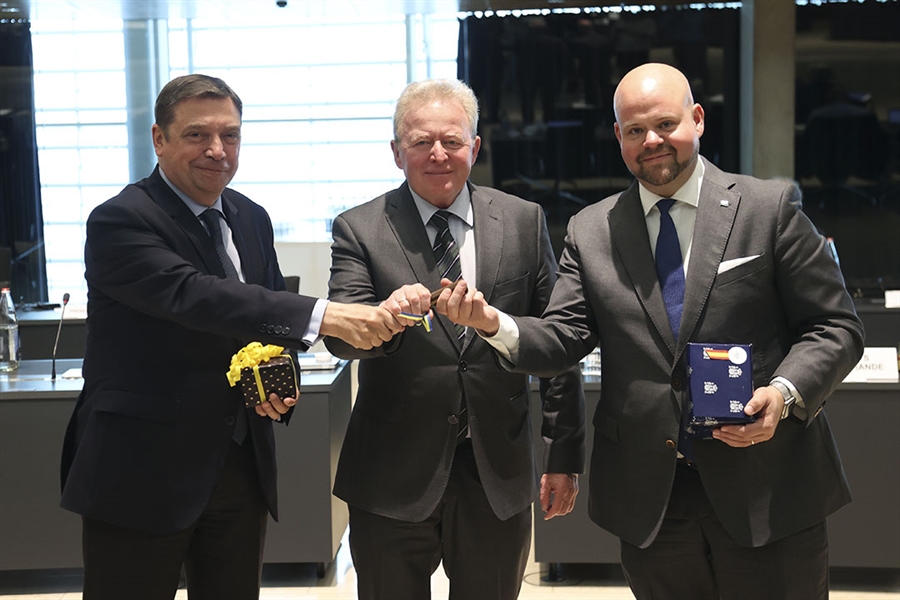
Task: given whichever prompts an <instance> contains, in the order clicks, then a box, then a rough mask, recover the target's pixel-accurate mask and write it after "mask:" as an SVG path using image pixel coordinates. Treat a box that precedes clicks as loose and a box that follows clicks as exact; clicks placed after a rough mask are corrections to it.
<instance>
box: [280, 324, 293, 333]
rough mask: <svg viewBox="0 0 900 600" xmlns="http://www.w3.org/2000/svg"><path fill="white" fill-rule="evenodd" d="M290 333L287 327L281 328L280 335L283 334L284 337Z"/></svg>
mask: <svg viewBox="0 0 900 600" xmlns="http://www.w3.org/2000/svg"><path fill="white" fill-rule="evenodd" d="M290 332H291V328H290V327H288V326H287V325H285V326H284V327H282V328H281V333H283V334H284V335H287V334H289V333H290Z"/></svg>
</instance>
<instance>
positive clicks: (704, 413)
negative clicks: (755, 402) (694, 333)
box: [686, 343, 756, 438]
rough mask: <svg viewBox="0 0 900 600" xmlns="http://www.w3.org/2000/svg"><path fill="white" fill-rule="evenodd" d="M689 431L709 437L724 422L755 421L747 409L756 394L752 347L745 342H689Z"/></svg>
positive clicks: (698, 435) (687, 361) (731, 423)
mask: <svg viewBox="0 0 900 600" xmlns="http://www.w3.org/2000/svg"><path fill="white" fill-rule="evenodd" d="M687 346H688V347H687V354H686V364H687V374H688V402H689V406H690V410H691V416H690V420H689V426H688V434H689V435H691V436H692V437H701V438H707V437H710V436H711V430H712V428H714V427H718V426H720V425H733V424H739V423H752V422H754V421H755V420H756V417H753V416H748V415H746V414H745V413H744V407H745V406H746V405H747V402H749V401H750V398H751V397H752V396H753V354H752V347H751V346H750V345H745V344H696V343H689V344H688V345H687Z"/></svg>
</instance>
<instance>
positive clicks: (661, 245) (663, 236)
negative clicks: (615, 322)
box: [656, 198, 684, 342]
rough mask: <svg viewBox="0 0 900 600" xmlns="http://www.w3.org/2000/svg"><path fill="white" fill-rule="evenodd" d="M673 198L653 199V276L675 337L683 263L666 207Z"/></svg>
mask: <svg viewBox="0 0 900 600" xmlns="http://www.w3.org/2000/svg"><path fill="white" fill-rule="evenodd" d="M673 204H675V200H672V199H671V198H664V199H662V200H660V201H659V202H657V203H656V207H657V208H658V209H659V237H657V238H656V276H657V277H658V278H659V284H660V285H661V286H662V295H663V302H665V304H666V313H668V315H669V327H671V328H672V334H673V335H674V336H675V341H676V342H677V341H678V329H679V327H680V326H681V309H682V307H683V306H684V263H683V262H682V260H681V245H680V244H679V243H678V232H677V231H676V230H675V222H674V221H672V216H671V215H670V214H669V209H670V208H672V205H673Z"/></svg>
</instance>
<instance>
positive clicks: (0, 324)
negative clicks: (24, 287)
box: [0, 288, 19, 371]
mask: <svg viewBox="0 0 900 600" xmlns="http://www.w3.org/2000/svg"><path fill="white" fill-rule="evenodd" d="M18 368H19V320H18V319H16V306H15V304H13V300H12V294H10V293H9V288H3V290H2V291H0V371H15V370H16V369H18Z"/></svg>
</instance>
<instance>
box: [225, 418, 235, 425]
mask: <svg viewBox="0 0 900 600" xmlns="http://www.w3.org/2000/svg"><path fill="white" fill-rule="evenodd" d="M225 424H226V425H228V426H231V425H234V417H225Z"/></svg>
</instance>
